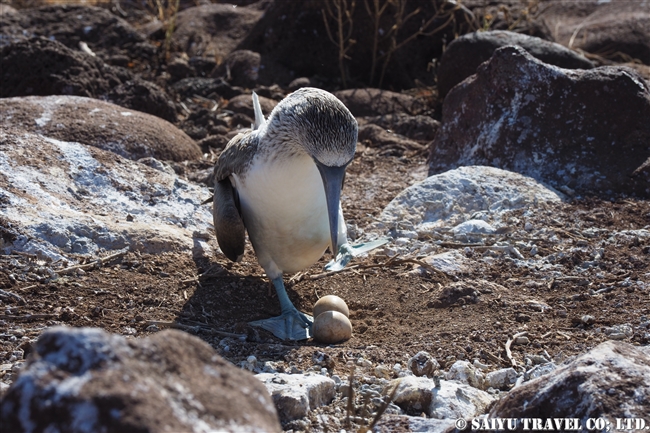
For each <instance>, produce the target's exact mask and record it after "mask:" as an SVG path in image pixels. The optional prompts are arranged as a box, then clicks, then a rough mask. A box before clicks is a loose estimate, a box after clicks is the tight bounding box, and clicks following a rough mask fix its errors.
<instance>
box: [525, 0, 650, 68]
mask: <svg viewBox="0 0 650 433" xmlns="http://www.w3.org/2000/svg"><path fill="white" fill-rule="evenodd" d="M536 21H537V22H538V23H539V25H540V27H541V28H543V29H545V32H546V33H547V34H548V35H549V36H550V37H551V38H552V39H553V40H555V41H556V42H558V43H561V44H563V45H566V46H568V47H569V48H573V49H580V50H582V51H586V52H588V53H593V54H596V55H598V56H602V57H603V58H605V59H608V60H614V61H618V62H620V61H625V62H628V61H631V60H633V59H637V60H639V61H641V62H642V63H644V64H646V65H650V6H649V5H648V2H647V1H646V0H608V1H602V0H585V1H579V2H547V4H546V5H545V6H544V10H543V11H542V12H541V13H540V14H539V16H538V17H536Z"/></svg>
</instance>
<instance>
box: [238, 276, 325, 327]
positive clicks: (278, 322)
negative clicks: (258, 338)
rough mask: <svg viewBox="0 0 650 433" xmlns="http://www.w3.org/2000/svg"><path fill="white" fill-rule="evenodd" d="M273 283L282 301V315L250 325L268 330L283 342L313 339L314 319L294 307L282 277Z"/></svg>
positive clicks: (275, 279)
mask: <svg viewBox="0 0 650 433" xmlns="http://www.w3.org/2000/svg"><path fill="white" fill-rule="evenodd" d="M272 282H273V286H274V287H275V291H276V292H277V294H278V299H279V300H280V308H281V309H282V314H281V315H279V316H278V317H272V318H270V319H264V320H256V321H254V322H250V323H249V324H250V325H252V326H257V327H260V328H262V329H266V330H267V331H269V332H271V333H272V334H273V335H275V336H276V337H278V338H280V339H281V340H306V339H308V338H311V328H312V324H313V322H314V319H313V318H312V317H311V316H309V315H307V314H305V313H301V312H300V311H298V310H297V309H296V307H294V305H293V304H292V303H291V300H290V299H289V296H288V295H287V291H286V289H285V288H284V282H283V281H282V277H279V278H274V279H273V280H272Z"/></svg>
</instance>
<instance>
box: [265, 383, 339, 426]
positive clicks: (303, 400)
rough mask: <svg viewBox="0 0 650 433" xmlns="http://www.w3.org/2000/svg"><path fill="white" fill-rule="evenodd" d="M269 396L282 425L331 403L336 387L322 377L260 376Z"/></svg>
mask: <svg viewBox="0 0 650 433" xmlns="http://www.w3.org/2000/svg"><path fill="white" fill-rule="evenodd" d="M255 377H257V379H259V380H260V381H262V383H264V385H265V386H266V389H267V390H268V391H269V393H270V394H271V398H272V399H273V403H274V404H275V407H276V409H277V411H278V414H279V415H280V421H282V422H283V423H286V422H289V421H292V420H295V419H299V418H304V417H306V416H307V415H308V414H309V412H310V411H312V410H314V409H316V408H318V407H320V406H325V405H327V404H329V403H331V401H332V400H334V397H335V396H336V384H335V383H334V381H333V380H332V379H330V378H329V377H325V376H321V375H315V374H314V375H303V374H284V373H260V374H257V375H256V376H255Z"/></svg>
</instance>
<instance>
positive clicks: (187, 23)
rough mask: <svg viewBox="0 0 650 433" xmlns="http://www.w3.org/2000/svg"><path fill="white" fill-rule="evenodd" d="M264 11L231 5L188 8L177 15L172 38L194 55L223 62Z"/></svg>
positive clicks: (207, 5) (181, 47) (183, 49)
mask: <svg viewBox="0 0 650 433" xmlns="http://www.w3.org/2000/svg"><path fill="white" fill-rule="evenodd" d="M261 16H262V11H260V10H257V9H255V8H249V7H245V6H237V7H233V5H231V4H225V3H223V4H206V5H201V6H196V7H192V8H188V9H185V10H184V11H181V12H179V13H178V16H177V17H176V30H175V31H174V35H173V41H174V43H175V44H177V45H178V46H179V47H180V49H181V51H184V52H186V53H187V54H188V55H189V56H190V57H191V56H201V57H210V58H216V59H217V62H218V63H220V62H221V61H222V60H223V59H225V58H226V56H227V55H228V54H230V53H231V52H232V51H234V50H235V49H237V46H238V45H239V43H240V42H241V41H242V40H243V39H244V38H245V37H246V36H247V35H248V33H249V32H250V30H251V29H252V28H253V26H254V25H255V23H257V21H258V20H259V19H260V17H261Z"/></svg>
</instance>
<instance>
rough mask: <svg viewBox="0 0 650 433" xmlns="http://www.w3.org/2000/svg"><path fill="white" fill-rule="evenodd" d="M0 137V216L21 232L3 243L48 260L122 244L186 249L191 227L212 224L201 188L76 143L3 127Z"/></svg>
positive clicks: (202, 229)
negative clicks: (3, 142) (1, 143)
mask: <svg viewBox="0 0 650 433" xmlns="http://www.w3.org/2000/svg"><path fill="white" fill-rule="evenodd" d="M0 138H2V139H8V140H10V142H11V144H10V145H9V146H8V148H7V149H6V151H5V149H3V152H2V153H0V172H2V173H4V179H1V180H0V196H2V197H3V200H4V201H5V203H6V205H5V206H3V207H2V208H0V216H2V217H4V218H6V219H7V220H9V221H10V222H12V223H15V224H16V226H17V227H18V228H19V229H20V231H21V233H22V234H23V235H24V236H21V237H19V239H17V240H16V241H14V242H13V244H12V245H9V246H8V247H7V246H5V248H4V249H5V250H18V251H25V252H31V253H35V254H39V255H41V256H47V257H50V258H51V259H53V260H58V259H60V258H61V257H62V255H63V254H65V253H78V254H97V253H98V252H100V251H102V250H104V251H105V250H115V249H122V248H125V247H130V248H131V249H135V250H140V251H145V252H152V253H157V252H163V251H173V250H179V249H187V250H191V249H192V247H193V244H194V242H193V239H192V233H193V232H194V231H198V232H206V231H207V230H208V229H209V228H210V227H211V225H212V213H211V209H210V207H209V206H206V205H201V202H202V200H204V199H205V198H206V197H209V196H210V193H209V191H208V189H207V188H205V187H201V186H198V185H193V184H190V183H188V182H186V181H184V180H182V179H180V178H178V177H176V176H175V175H171V174H168V173H165V172H161V171H158V170H155V169H152V168H150V167H147V166H145V165H143V164H138V163H137V162H134V161H131V160H127V159H124V158H122V157H120V156H116V155H114V154H112V153H110V152H106V151H102V150H99V149H96V148H92V147H87V146H85V145H83V144H79V143H73V142H65V141H59V140H55V139H51V138H45V137H43V136H40V135H36V134H29V133H23V134H18V133H16V132H9V133H5V131H0ZM14 143H15V145H13V144H14ZM128 215H130V216H131V217H132V218H128V219H127V216H128ZM6 252H7V251H6Z"/></svg>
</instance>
